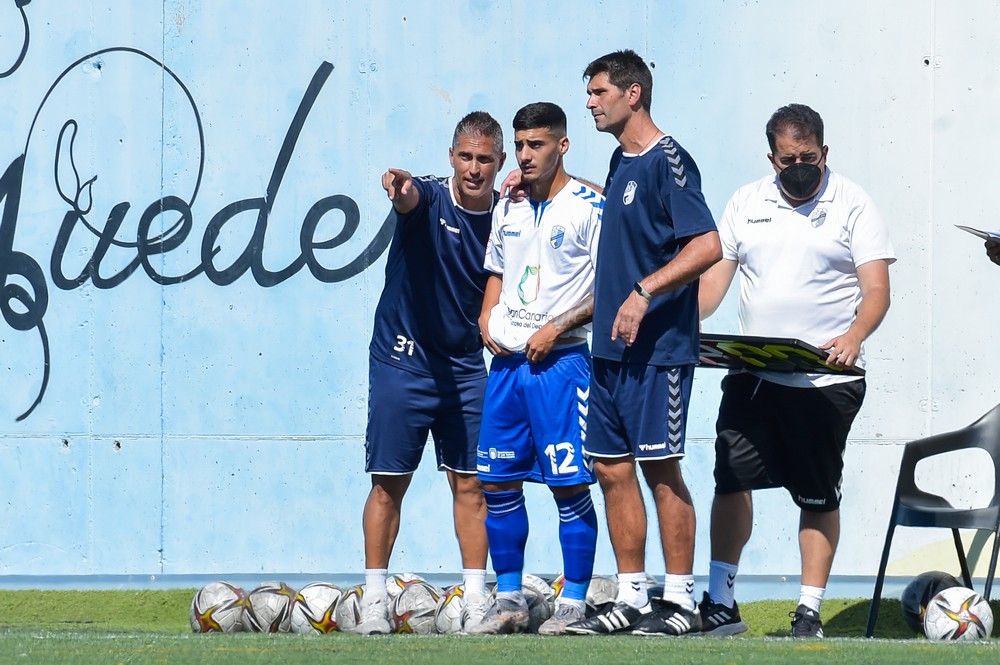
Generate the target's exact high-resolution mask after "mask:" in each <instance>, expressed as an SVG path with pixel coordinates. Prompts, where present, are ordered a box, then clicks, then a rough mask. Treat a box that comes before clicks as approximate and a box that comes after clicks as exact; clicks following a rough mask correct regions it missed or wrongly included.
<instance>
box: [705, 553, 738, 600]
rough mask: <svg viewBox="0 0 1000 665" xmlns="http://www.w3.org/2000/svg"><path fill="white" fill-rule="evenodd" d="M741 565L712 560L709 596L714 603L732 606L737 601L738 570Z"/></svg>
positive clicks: (709, 567) (709, 574) (709, 575)
mask: <svg viewBox="0 0 1000 665" xmlns="http://www.w3.org/2000/svg"><path fill="white" fill-rule="evenodd" d="M737 570H739V566H738V565H735V564H732V563H726V562H725V561H715V560H712V561H711V562H709V564H708V597H709V598H711V599H712V602H713V603H720V604H722V605H725V606H726V607H730V608H731V607H732V606H733V603H734V602H736V571H737Z"/></svg>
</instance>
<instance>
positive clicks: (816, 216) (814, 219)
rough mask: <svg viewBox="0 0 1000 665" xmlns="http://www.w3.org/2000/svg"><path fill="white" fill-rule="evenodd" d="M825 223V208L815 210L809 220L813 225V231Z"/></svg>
mask: <svg viewBox="0 0 1000 665" xmlns="http://www.w3.org/2000/svg"><path fill="white" fill-rule="evenodd" d="M825 221H826V208H817V209H816V210H815V211H814V212H813V214H812V216H811V217H810V218H809V223H810V224H812V225H813V228H814V229H817V228H819V227H821V226H823V222H825Z"/></svg>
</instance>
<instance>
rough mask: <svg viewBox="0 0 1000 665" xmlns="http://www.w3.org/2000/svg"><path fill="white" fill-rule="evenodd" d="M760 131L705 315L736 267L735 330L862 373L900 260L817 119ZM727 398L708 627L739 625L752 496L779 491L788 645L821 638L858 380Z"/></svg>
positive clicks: (773, 377) (791, 110)
mask: <svg viewBox="0 0 1000 665" xmlns="http://www.w3.org/2000/svg"><path fill="white" fill-rule="evenodd" d="M766 134H767V139H768V143H769V144H770V148H771V152H770V153H769V154H768V156H767V157H768V160H769V161H770V162H771V165H772V167H773V168H774V171H775V174H774V175H770V176H767V177H765V178H762V179H760V180H758V181H756V182H752V183H750V184H748V185H745V186H743V187H741V188H740V189H739V190H737V191H736V193H735V194H734V195H733V197H732V198H731V199H730V201H729V203H728V205H727V206H726V210H725V213H724V215H723V218H722V222H721V223H720V224H719V235H720V239H721V241H722V252H723V260H722V261H721V262H719V263H717V264H716V265H715V266H714V267H712V268H711V269H710V270H709V271H708V272H706V273H705V274H704V275H703V276H702V278H701V284H700V288H699V305H700V310H701V317H702V318H705V317H707V316H709V315H711V314H712V312H714V311H715V309H716V308H717V307H718V306H719V303H720V302H721V301H722V298H723V296H724V295H725V293H726V291H727V290H728V288H729V285H730V283H731V282H732V280H733V276H734V275H735V274H736V272H737V271H739V273H740V307H739V318H740V332H741V333H742V334H745V335H755V336H767V337H795V338H798V339H801V340H804V341H806V342H809V343H810V344H813V345H815V346H818V347H820V348H821V349H824V350H827V351H828V352H829V354H830V355H829V358H828V360H827V362H828V363H830V364H833V365H838V366H844V367H851V366H857V367H863V366H864V351H863V348H862V344H863V342H864V340H865V339H866V338H867V337H868V336H869V335H871V333H872V332H873V331H874V330H875V328H876V327H877V326H878V325H879V323H880V322H881V321H882V319H883V317H884V316H885V313H886V311H887V310H888V309H889V264H890V263H892V262H893V261H895V254H894V253H893V249H892V245H891V244H890V242H889V237H888V233H887V230H886V225H885V223H884V222H883V221H882V218H881V216H880V215H879V213H878V211H877V210H876V209H875V206H874V204H873V203H872V201H871V199H870V198H869V197H868V195H867V194H865V192H864V191H863V190H862V189H861V188H860V187H858V186H857V185H856V184H854V183H853V182H851V181H850V180H848V179H847V178H845V177H843V176H841V175H840V174H838V173H834V172H833V171H831V170H830V169H829V168H828V167H827V156H828V153H829V148H828V147H827V146H825V145H824V144H823V120H822V119H821V118H820V116H819V114H818V113H816V112H815V111H814V110H812V109H811V108H809V107H808V106H805V105H802V104H790V105H788V106H785V107H782V108H780V109H778V110H777V111H776V112H775V113H774V115H773V116H771V119H770V121H769V122H768V123H767V128H766ZM722 390H723V396H722V403H721V405H720V407H719V419H718V423H717V425H716V430H717V434H718V438H717V439H716V444H715V451H716V460H715V483H716V489H715V499H714V502H713V504H712V525H711V536H712V561H711V564H710V569H709V590H708V592H707V593H706V594H705V596H704V598H703V600H702V603H701V606H700V610H701V615H702V621H703V622H704V628H703V630H704V632H706V633H709V634H715V635H733V634H736V633H740V632H743V631H744V630H746V625H745V624H744V623H743V621H742V619H741V617H740V613H739V607H738V605H737V604H736V601H735V598H734V584H735V579H736V572H737V566H738V564H739V560H740V554H741V553H742V551H743V547H744V546H745V545H746V543H747V541H748V540H749V538H750V532H751V529H752V526H753V503H752V498H751V490H755V489H764V488H769V487H785V488H786V489H787V490H788V491H789V493H790V494H791V497H792V500H793V501H794V502H795V504H796V505H797V506H798V507H799V508H800V519H799V550H800V554H801V556H802V587H801V592H800V599H799V605H798V607H797V608H796V610H795V612H794V613H792V616H793V621H792V636H793V637H822V636H823V628H822V622H821V620H820V613H819V610H820V603H821V602H822V599H823V593H824V591H825V588H826V584H827V580H828V578H829V576H830V567H831V565H832V564H833V556H834V553H835V552H836V548H837V541H838V539H839V536H840V513H839V507H840V496H841V494H840V484H841V478H842V472H843V466H844V464H843V454H844V447H845V445H846V443H847V435H848V432H849V431H850V428H851V424H852V422H853V421H854V417H855V416H856V415H857V413H858V410H859V409H860V408H861V403H862V400H863V399H864V394H865V380H864V378H862V377H858V376H853V375H851V376H847V375H832V374H810V373H782V372H767V371H756V370H755V371H753V372H734V373H730V374H729V375H728V376H726V378H725V379H723V382H722Z"/></svg>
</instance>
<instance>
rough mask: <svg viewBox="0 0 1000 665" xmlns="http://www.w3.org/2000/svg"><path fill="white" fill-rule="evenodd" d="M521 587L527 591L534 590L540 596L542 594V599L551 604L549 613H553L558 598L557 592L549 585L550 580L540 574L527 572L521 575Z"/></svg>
mask: <svg viewBox="0 0 1000 665" xmlns="http://www.w3.org/2000/svg"><path fill="white" fill-rule="evenodd" d="M521 587H522V588H523V589H524V591H525V592H526V593H527V592H528V591H534V592H535V593H537V594H538V595H539V596H541V597H542V599H543V600H545V602H546V603H547V604H548V606H549V614H551V613H552V611H553V608H554V603H555V600H556V594H555V592H554V591H553V590H552V587H551V586H549V583H548V582H546V581H545V580H543V579H542V578H541V577H539V576H538V575H532V574H530V573H527V574H525V575H523V576H522V577H521ZM543 621H544V619H543Z"/></svg>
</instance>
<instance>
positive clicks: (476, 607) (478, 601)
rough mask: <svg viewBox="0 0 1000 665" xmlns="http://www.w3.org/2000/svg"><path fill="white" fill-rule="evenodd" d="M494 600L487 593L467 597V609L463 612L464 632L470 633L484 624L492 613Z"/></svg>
mask: <svg viewBox="0 0 1000 665" xmlns="http://www.w3.org/2000/svg"><path fill="white" fill-rule="evenodd" d="M492 600H493V599H492V598H490V596H487V595H486V594H485V593H483V594H476V595H472V594H466V595H465V609H463V610H462V632H464V633H468V632H469V631H470V630H471V629H473V628H474V627H476V626H478V625H479V624H481V623H482V622H483V619H485V618H486V615H487V613H489V611H490V605H491V604H492Z"/></svg>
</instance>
